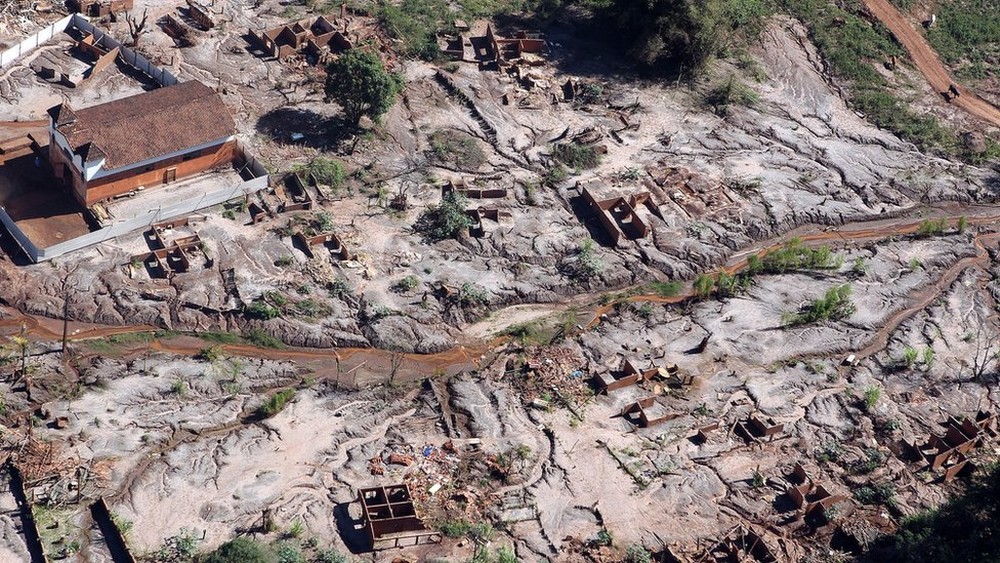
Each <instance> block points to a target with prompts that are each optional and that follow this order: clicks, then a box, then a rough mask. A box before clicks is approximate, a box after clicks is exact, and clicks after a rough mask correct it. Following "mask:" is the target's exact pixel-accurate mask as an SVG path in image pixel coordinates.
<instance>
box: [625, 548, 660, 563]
mask: <svg viewBox="0 0 1000 563" xmlns="http://www.w3.org/2000/svg"><path fill="white" fill-rule="evenodd" d="M622 563H653V554H652V553H650V552H649V550H648V549H646V548H645V547H642V546H641V545H639V544H632V545H630V546H628V549H626V550H625V559H623V560H622Z"/></svg>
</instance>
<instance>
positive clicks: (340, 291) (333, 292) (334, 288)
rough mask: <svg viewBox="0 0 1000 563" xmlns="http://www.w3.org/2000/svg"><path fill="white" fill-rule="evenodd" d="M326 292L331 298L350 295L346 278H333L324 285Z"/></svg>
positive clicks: (349, 287) (349, 286)
mask: <svg viewBox="0 0 1000 563" xmlns="http://www.w3.org/2000/svg"><path fill="white" fill-rule="evenodd" d="M326 290H327V291H328V292H329V293H330V296H331V297H343V296H345V295H350V294H351V285H350V284H349V283H347V279H346V278H333V279H332V280H330V281H329V282H327V284H326Z"/></svg>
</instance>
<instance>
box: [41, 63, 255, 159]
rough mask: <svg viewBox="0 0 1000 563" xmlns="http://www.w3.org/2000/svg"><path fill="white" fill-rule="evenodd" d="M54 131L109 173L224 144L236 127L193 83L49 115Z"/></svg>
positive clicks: (218, 102)
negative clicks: (101, 162) (102, 161)
mask: <svg viewBox="0 0 1000 563" xmlns="http://www.w3.org/2000/svg"><path fill="white" fill-rule="evenodd" d="M49 115H50V116H51V117H52V121H53V123H54V124H55V127H56V129H57V130H58V131H59V132H60V133H62V134H63V135H64V136H65V137H66V139H67V140H68V141H69V144H70V146H71V147H72V148H73V152H75V153H77V154H79V155H80V156H81V157H83V159H84V161H87V160H88V159H89V160H94V157H95V156H96V157H100V156H103V157H104V158H105V164H104V168H105V169H115V168H122V167H124V166H129V165H131V164H135V163H137V162H142V161H144V160H149V159H155V158H156V157H159V156H163V155H167V154H171V153H175V152H178V151H183V150H184V149H187V148H191V147H196V146H198V145H203V144H205V143H210V142H212V141H218V140H221V139H225V138H227V137H229V136H231V135H234V134H235V133H236V123H235V122H234V121H233V117H232V115H230V114H229V110H228V109H226V106H225V104H223V103H222V98H221V97H219V95H218V94H216V93H215V91H213V90H212V89H211V88H209V87H208V86H206V85H204V84H202V83H201V82H198V81H197V80H192V81H190V82H183V83H181V84H177V85H174V86H167V87H164V88H157V89H155V90H151V91H149V92H143V93H141V94H136V95H134V96H129V97H127V98H122V99H120V100H115V101H113V102H108V103H106V104H100V105H96V106H91V107H89V108H84V109H78V110H74V109H72V108H70V107H69V106H68V105H66V104H60V105H58V106H56V107H54V108H52V109H50V110H49Z"/></svg>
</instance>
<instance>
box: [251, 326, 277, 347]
mask: <svg viewBox="0 0 1000 563" xmlns="http://www.w3.org/2000/svg"><path fill="white" fill-rule="evenodd" d="M243 338H245V339H246V341H247V343H248V344H252V345H253V346H256V347H258V348H274V349H279V348H284V347H285V343H284V342H282V341H281V340H280V339H278V338H275V337H273V336H271V335H270V334H268V333H266V332H264V331H263V330H261V329H259V328H253V329H250V330H249V331H247V333H246V335H244V336H243Z"/></svg>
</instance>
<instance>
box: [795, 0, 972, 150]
mask: <svg viewBox="0 0 1000 563" xmlns="http://www.w3.org/2000/svg"><path fill="white" fill-rule="evenodd" d="M779 4H780V5H781V7H782V8H783V9H784V10H785V11H787V12H788V13H790V14H792V15H794V16H796V17H798V18H799V19H801V20H802V21H803V22H805V23H806V25H808V26H809V30H810V36H811V39H812V40H813V42H814V43H815V44H816V46H817V47H818V48H819V50H820V52H821V53H822V54H823V58H824V59H826V61H828V62H829V65H830V68H831V70H832V71H833V73H834V74H835V75H836V76H837V77H839V78H841V79H843V80H846V81H848V82H849V83H850V85H851V92H852V96H851V100H850V103H851V105H852V106H854V108H855V109H856V110H858V111H860V112H861V113H863V114H865V115H866V116H867V118H868V119H869V120H870V121H871V122H873V123H874V124H875V125H877V126H879V127H882V128H883V129H887V130H889V131H892V132H893V133H895V134H897V135H899V136H900V137H902V138H904V139H906V140H908V141H911V142H913V143H914V144H916V145H917V146H919V147H921V148H923V149H925V150H926V149H936V150H940V151H943V152H954V151H955V149H956V148H957V146H958V145H957V139H956V137H955V135H954V133H952V132H951V131H949V130H948V129H946V128H945V127H943V126H942V125H941V124H940V123H939V122H938V121H937V120H936V119H935V118H933V117H929V116H926V115H920V114H918V113H917V112H915V111H914V110H912V109H910V108H909V106H908V105H906V104H904V103H902V102H901V101H900V100H899V99H897V98H896V97H895V96H894V95H892V94H891V93H890V92H889V90H888V86H889V84H888V82H887V81H886V79H885V78H883V77H882V75H881V74H879V73H878V71H876V70H875V65H877V64H882V63H884V62H885V61H886V60H888V59H889V58H890V57H891V56H893V55H895V56H900V57H902V56H904V53H903V51H902V49H901V48H900V47H899V45H897V44H896V43H894V42H893V40H892V37H891V35H890V34H889V33H888V31H887V30H885V29H884V28H883V27H882V26H881V25H879V24H876V25H872V24H871V23H869V22H868V21H867V20H866V19H865V18H863V17H862V16H861V14H860V6H861V3H860V2H847V3H845V4H842V5H843V6H845V7H844V8H841V7H839V6H838V5H835V4H834V3H832V2H830V1H829V0H779ZM845 8H847V9H845ZM848 9H849V10H850V11H849V10H848Z"/></svg>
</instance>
